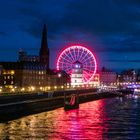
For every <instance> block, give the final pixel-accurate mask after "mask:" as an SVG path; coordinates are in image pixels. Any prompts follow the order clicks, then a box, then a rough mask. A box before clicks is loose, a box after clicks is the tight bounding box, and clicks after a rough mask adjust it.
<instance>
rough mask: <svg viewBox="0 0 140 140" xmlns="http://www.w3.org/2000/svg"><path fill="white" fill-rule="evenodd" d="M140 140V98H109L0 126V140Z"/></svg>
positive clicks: (31, 116)
mask: <svg viewBox="0 0 140 140" xmlns="http://www.w3.org/2000/svg"><path fill="white" fill-rule="evenodd" d="M8 139H10V140H24V139H25V140H26V139H27V140H44V139H45V140H140V98H139V97H138V98H137V97H136V96H133V97H132V96H131V97H130V96H128V97H125V98H119V97H117V98H109V99H102V100H97V101H92V102H88V103H84V104H80V108H79V109H76V110H71V111H66V112H65V111H64V110H63V108H59V109H56V110H53V111H48V112H44V113H39V114H35V115H30V116H27V117H23V118H20V119H17V120H13V121H9V122H7V123H1V124H0V140H8Z"/></svg>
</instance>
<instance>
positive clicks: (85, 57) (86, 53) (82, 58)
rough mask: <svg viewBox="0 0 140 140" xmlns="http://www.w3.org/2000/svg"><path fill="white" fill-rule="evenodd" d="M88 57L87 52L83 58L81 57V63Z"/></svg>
mask: <svg viewBox="0 0 140 140" xmlns="http://www.w3.org/2000/svg"><path fill="white" fill-rule="evenodd" d="M88 55H89V53H88V52H87V53H86V54H85V56H84V57H82V59H81V61H82V62H83V60H84V59H85V58H86V57H87V56H88Z"/></svg>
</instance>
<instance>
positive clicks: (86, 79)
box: [83, 74, 88, 82]
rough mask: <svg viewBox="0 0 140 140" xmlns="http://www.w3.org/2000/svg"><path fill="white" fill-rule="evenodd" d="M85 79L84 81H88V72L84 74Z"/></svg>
mask: <svg viewBox="0 0 140 140" xmlns="http://www.w3.org/2000/svg"><path fill="white" fill-rule="evenodd" d="M83 79H84V82H87V81H88V78H87V75H86V74H85V75H84V77H83Z"/></svg>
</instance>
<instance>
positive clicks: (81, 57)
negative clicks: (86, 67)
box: [79, 49, 84, 62]
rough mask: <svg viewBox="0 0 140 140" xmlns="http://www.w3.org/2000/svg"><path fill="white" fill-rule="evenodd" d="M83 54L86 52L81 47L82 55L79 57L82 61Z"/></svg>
mask: <svg viewBox="0 0 140 140" xmlns="http://www.w3.org/2000/svg"><path fill="white" fill-rule="evenodd" d="M83 54H84V49H81V55H80V57H79V61H80V62H82V61H81V59H82V55H83Z"/></svg>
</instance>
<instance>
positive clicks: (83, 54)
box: [57, 45, 97, 84]
mask: <svg viewBox="0 0 140 140" xmlns="http://www.w3.org/2000/svg"><path fill="white" fill-rule="evenodd" d="M76 61H79V62H80V63H81V64H82V70H83V83H84V84H86V83H89V82H90V81H91V79H92V78H93V77H94V75H95V73H96V69H97V63H96V59H95V56H94V55H93V53H92V52H91V51H90V50H89V49H87V48H86V47H84V46H79V45H75V46H70V47H67V48H66V49H64V50H63V51H62V52H61V53H60V55H59V56H58V59H57V70H64V71H65V72H67V73H68V74H70V76H71V74H72V69H73V64H74V63H75V62H76Z"/></svg>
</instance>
